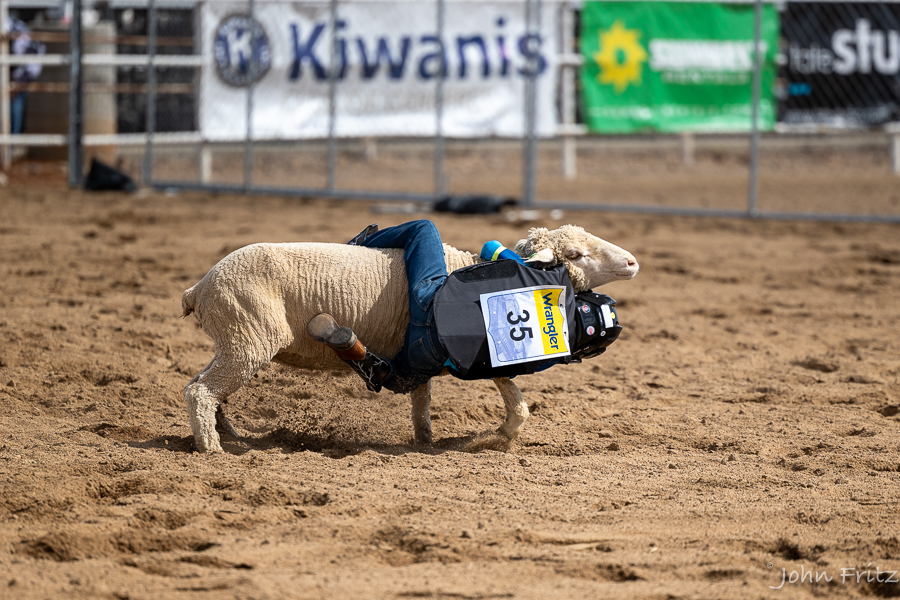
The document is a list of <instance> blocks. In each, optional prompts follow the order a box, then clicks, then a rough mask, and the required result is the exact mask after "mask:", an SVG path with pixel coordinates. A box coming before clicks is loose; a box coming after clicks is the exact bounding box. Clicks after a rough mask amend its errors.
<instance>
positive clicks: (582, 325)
mask: <svg viewBox="0 0 900 600" xmlns="http://www.w3.org/2000/svg"><path fill="white" fill-rule="evenodd" d="M615 307H616V301H615V300H613V299H612V298H610V297H609V296H607V295H605V294H597V293H595V292H578V293H577V294H575V340H574V342H575V346H574V349H573V351H572V359H573V362H576V361H581V360H582V359H585V358H592V357H594V356H598V355H600V354H603V352H605V351H606V347H607V346H609V345H610V344H612V343H613V342H614V341H616V338H618V337H619V333H620V332H621V331H622V327H621V325H619V317H618V315H617V314H616V313H617V312H618V311H617V309H616V308H615Z"/></svg>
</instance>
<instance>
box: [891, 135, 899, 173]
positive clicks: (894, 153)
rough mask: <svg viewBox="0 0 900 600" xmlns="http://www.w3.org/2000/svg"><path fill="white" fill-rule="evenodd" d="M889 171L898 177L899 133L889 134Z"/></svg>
mask: <svg viewBox="0 0 900 600" xmlns="http://www.w3.org/2000/svg"><path fill="white" fill-rule="evenodd" d="M891 170H892V171H893V172H894V175H900V131H897V132H895V133H893V134H891Z"/></svg>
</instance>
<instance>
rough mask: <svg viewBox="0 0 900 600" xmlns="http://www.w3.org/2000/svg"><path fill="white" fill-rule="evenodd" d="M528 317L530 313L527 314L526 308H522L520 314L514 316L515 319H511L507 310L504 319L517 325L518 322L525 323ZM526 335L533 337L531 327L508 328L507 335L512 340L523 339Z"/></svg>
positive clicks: (518, 340)
mask: <svg viewBox="0 0 900 600" xmlns="http://www.w3.org/2000/svg"><path fill="white" fill-rule="evenodd" d="M530 318H531V315H529V314H528V311H527V310H523V311H522V314H521V315H519V316H517V317H515V319H513V314H512V312H508V313H507V314H506V320H507V321H508V322H509V324H510V325H518V324H519V323H525V322H526V321H528V319H530ZM526 335H527V336H528V337H530V338H533V337H534V334H533V333H532V332H531V327H511V328H510V329H509V337H510V339H511V340H513V341H514V342H521V341H522V340H524V339H525V336H526Z"/></svg>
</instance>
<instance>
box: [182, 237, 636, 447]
mask: <svg viewBox="0 0 900 600" xmlns="http://www.w3.org/2000/svg"><path fill="white" fill-rule="evenodd" d="M515 251H516V252H517V253H518V254H519V255H520V256H531V257H532V258H531V259H530V260H531V261H536V262H540V263H543V264H544V265H553V264H557V263H560V262H561V263H564V264H565V265H566V267H567V269H568V272H569V275H570V277H571V279H572V283H573V285H574V287H575V289H576V291H584V290H588V289H591V288H595V287H597V286H600V285H603V284H605V283H609V282H610V281H614V280H617V279H631V278H632V277H634V276H635V275H636V274H637V272H638V263H637V261H636V260H635V258H634V256H632V255H631V254H630V253H629V252H626V251H625V250H623V249H622V248H619V247H618V246H615V245H613V244H610V243H609V242H606V241H604V240H602V239H600V238H598V237H595V236H593V235H591V234H589V233H587V232H585V231H584V229H582V228H581V227H576V226H573V225H565V226H563V227H560V228H559V229H556V230H553V231H548V230H547V229H545V228H543V227H540V228H533V229H531V230H530V231H529V235H528V237H527V238H526V239H524V240H520V241H519V242H518V243H517V244H516V246H515ZM444 254H445V258H446V262H447V270H448V271H453V270H455V269H458V268H460V267H464V266H467V265H471V264H475V263H476V262H481V259H480V258H479V257H478V256H476V255H474V254H470V253H468V252H464V251H461V250H457V249H456V248H453V247H451V246H448V245H447V244H444ZM181 304H182V309H183V316H185V317H186V316H188V315H190V314H191V313H193V314H194V316H195V317H196V318H197V320H198V321H199V323H200V326H201V327H202V329H203V331H204V332H206V334H207V335H209V337H211V338H212V339H213V341H214V342H215V356H214V357H213V359H212V361H210V363H209V364H208V365H207V366H206V367H205V368H204V369H203V370H202V371H200V373H198V374H197V375H196V376H195V377H194V378H193V379H191V381H190V382H189V383H188V385H187V387H186V388H185V395H184V396H185V401H186V403H187V410H188V415H189V417H190V422H191V429H192V431H193V433H194V441H195V443H196V447H197V450H198V451H200V452H222V446H221V445H220V443H219V434H218V433H217V431H216V423H217V422H218V424H219V426H220V428H221V429H223V430H225V431H226V432H227V433H229V434H230V435H233V436H235V437H238V434H237V433H236V432H235V431H234V429H233V428H232V427H231V425H230V423H229V422H228V420H227V418H225V415H224V413H223V412H222V406H221V404H222V402H223V401H224V400H225V399H226V398H227V397H228V396H229V395H230V394H232V393H234V392H235V391H237V390H238V389H239V388H240V387H241V386H243V385H244V384H245V383H247V382H248V381H249V380H250V378H251V377H252V376H253V375H254V374H255V373H256V372H257V371H258V370H259V369H260V368H262V367H263V366H264V365H266V364H267V363H269V362H270V361H273V360H274V361H276V362H279V363H282V364H285V365H288V366H294V367H299V368H306V369H321V370H333V369H348V368H349V367H347V365H346V364H345V363H344V362H343V361H341V360H340V359H339V358H338V357H337V356H336V355H335V353H334V352H332V351H331V349H329V348H328V347H327V346H325V345H324V344H321V343H319V342H315V341H313V340H311V339H310V338H309V337H308V336H307V334H306V324H307V322H308V321H309V320H310V319H311V318H312V317H314V316H315V315H317V314H319V313H323V312H327V313H330V314H331V315H333V316H334V318H335V319H336V320H337V322H338V323H340V324H341V325H346V326H348V327H350V328H352V329H353V331H354V332H356V334H357V335H358V336H359V339H360V340H361V341H362V342H363V343H364V344H365V345H366V346H367V347H368V348H369V349H370V350H371V351H372V352H374V353H375V354H378V355H380V356H387V357H393V356H394V355H396V354H397V352H399V351H400V348H401V346H402V345H403V335H404V332H405V331H406V325H407V322H408V320H409V312H408V311H409V309H408V302H407V281H406V272H405V270H404V266H403V251H402V250H400V249H373V248H364V247H360V246H348V245H346V244H323V243H284V244H267V243H262V244H253V245H250V246H245V247H243V248H240V249H238V250H235V251H234V252H232V253H231V254H229V255H228V256H226V257H225V258H223V259H222V260H220V261H219V262H218V263H217V264H216V265H215V266H214V267H213V268H212V269H210V271H209V273H207V274H206V276H204V277H203V279H201V280H200V281H199V282H198V283H197V284H196V285H194V286H193V287H190V288H188V289H187V290H185V291H184V294H183V295H182V297H181ZM493 381H494V383H495V385H496V386H497V388H498V390H499V391H500V394H501V396H502V397H503V400H504V403H505V405H506V419H505V421H504V422H503V424H502V425H501V426H500V428H499V429H498V430H497V431H496V432H492V433H491V434H485V435H482V436H481V437H480V438H478V440H477V442H473V444H474V445H470V446H471V447H470V449H476V448H477V447H479V445H480V446H483V447H487V446H490V447H506V446H508V445H509V443H510V442H512V440H514V439H515V438H516V436H517V435H518V434H519V431H520V430H521V428H522V425H523V424H524V423H525V420H526V419H527V418H528V406H527V405H526V403H525V399H524V397H523V396H522V392H521V391H519V389H518V388H517V387H516V385H515V384H514V383H513V382H512V381H510V380H509V379H508V378H501V379H494V380H493ZM410 397H411V400H412V420H413V429H414V433H415V441H416V443H419V444H427V443H431V440H432V433H431V418H430V415H429V405H430V402H431V382H430V381H429V382H428V383H426V384H424V385H422V386H421V387H419V388H417V389H416V390H414V391H413V392H412V393H411V394H410Z"/></svg>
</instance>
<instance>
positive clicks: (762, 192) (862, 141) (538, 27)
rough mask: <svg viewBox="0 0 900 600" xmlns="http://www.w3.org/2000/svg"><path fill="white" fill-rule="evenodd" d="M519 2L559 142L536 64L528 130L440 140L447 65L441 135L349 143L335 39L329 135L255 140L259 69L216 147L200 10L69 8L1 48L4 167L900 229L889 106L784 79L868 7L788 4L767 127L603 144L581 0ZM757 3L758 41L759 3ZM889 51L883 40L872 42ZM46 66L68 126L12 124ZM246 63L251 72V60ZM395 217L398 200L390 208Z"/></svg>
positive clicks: (75, 176) (331, 18) (162, 184)
mask: <svg viewBox="0 0 900 600" xmlns="http://www.w3.org/2000/svg"><path fill="white" fill-rule="evenodd" d="M354 1H355V2H361V3H365V2H366V1H371V0H350V1H345V0H341V1H340V2H339V1H337V0H324V1H323V2H318V3H290V4H292V5H298V4H300V5H303V4H308V5H311V6H312V5H315V6H317V7H318V8H319V9H320V11H325V13H326V14H327V19H328V23H329V25H330V28H331V30H332V31H335V30H337V28H338V27H339V26H340V25H339V23H340V21H341V15H342V11H343V10H344V8H345V7H346V6H347V5H349V4H352V3H353V2H354ZM273 4H277V3H272V2H265V1H260V2H256V1H254V0H247V1H243V2H233V3H231V13H233V14H236V15H243V16H245V17H247V18H249V22H250V23H252V22H254V20H255V17H256V13H257V11H259V10H262V9H263V8H265V7H270V6H271V5H273ZM429 4H431V5H432V11H433V12H432V15H431V16H432V17H433V26H434V31H435V34H436V37H437V38H438V39H439V40H443V38H444V32H445V29H446V27H447V24H446V10H447V6H448V5H449V4H451V2H450V0H434V1H433V2H432V3H429ZM473 4H474V3H473ZM510 4H513V3H510ZM515 4H517V6H516V10H519V11H521V15H522V19H523V21H524V24H525V30H526V36H532V35H533V36H538V37H540V38H541V39H553V40H555V45H554V47H553V48H551V49H549V51H550V52H551V53H552V60H550V61H549V63H550V64H551V65H552V68H553V69H556V70H557V78H556V80H557V82H558V84H557V92H556V94H555V106H554V109H553V110H554V118H555V123H554V127H553V130H552V131H551V132H549V134H548V133H547V132H546V131H543V132H541V131H540V125H539V124H538V123H537V120H538V116H537V111H538V107H537V104H538V100H537V94H536V85H537V84H536V79H537V69H530V70H529V67H528V62H527V61H526V62H525V63H524V65H525V66H524V67H523V69H522V71H523V73H524V75H523V76H522V79H521V83H522V86H524V93H523V96H524V102H523V103H522V105H521V107H520V108H521V110H522V114H521V122H522V124H523V127H522V133H521V135H518V136H509V135H493V136H469V137H458V136H453V135H447V133H446V128H447V104H446V103H447V102H448V94H450V91H452V87H449V88H448V86H450V85H451V84H450V82H449V81H448V79H447V77H446V72H445V69H438V70H437V75H436V76H435V77H434V81H433V107H432V119H433V127H434V129H433V133H432V134H431V135H425V136H422V135H419V136H397V135H394V134H391V135H379V134H378V132H375V133H372V134H369V135H364V136H348V135H342V134H341V133H340V131H339V129H340V120H341V118H342V117H341V113H340V110H339V106H340V103H341V99H342V97H343V96H342V94H343V93H344V92H343V90H344V88H345V86H346V85H347V84H346V83H345V81H343V80H341V78H340V77H339V76H338V71H339V70H338V65H339V63H338V58H339V54H340V53H341V52H342V51H345V50H344V49H342V47H341V46H340V43H341V42H340V40H339V39H338V38H337V36H336V35H333V36H331V38H330V45H329V46H328V53H327V59H323V61H322V62H323V63H325V65H324V66H325V75H326V77H327V84H328V93H327V97H326V100H325V101H326V105H327V108H326V111H325V112H326V113H327V124H326V126H325V133H324V134H323V135H319V136H305V137H302V138H289V137H277V136H276V137H270V138H266V137H265V136H260V135H258V133H257V132H254V130H253V127H254V113H255V111H257V110H258V109H259V108H258V107H259V105H260V103H261V101H262V100H261V99H260V96H259V95H260V93H261V92H260V91H259V89H258V87H257V83H256V81H257V80H256V78H255V77H254V76H253V73H252V72H251V73H249V76H248V79H247V81H246V82H245V83H246V85H244V87H241V88H240V91H239V94H240V97H241V100H240V102H241V103H242V105H241V106H240V107H239V111H240V112H241V113H243V115H244V118H243V122H244V127H245V129H244V132H243V133H244V134H243V136H242V139H228V140H217V139H210V138H209V136H207V135H204V134H203V133H202V132H201V126H200V119H201V110H202V109H201V101H208V100H209V98H205V99H204V98H202V97H201V88H202V85H201V82H202V78H203V77H212V76H213V74H212V71H213V70H214V69H215V66H214V65H213V64H212V62H211V61H212V58H211V55H212V54H213V53H214V49H211V48H209V47H206V46H205V45H204V40H209V39H210V35H209V33H210V32H209V31H206V32H205V33H206V34H207V35H206V37H204V35H203V34H204V29H203V28H204V27H205V26H204V25H203V23H202V20H201V18H200V16H199V9H200V7H201V6H202V3H200V2H194V1H165V0H158V1H153V0H149V1H146V2H119V3H117V2H112V3H99V2H97V3H94V2H88V1H82V0H74V1H73V2H72V3H71V5H72V6H73V13H72V15H70V16H72V18H71V19H69V20H68V23H67V25H66V26H65V27H63V26H60V25H59V24H55V25H52V26H48V27H47V28H45V29H44V30H41V29H40V28H39V27H35V28H34V33H33V34H32V35H33V36H34V37H35V38H36V39H40V40H44V41H46V43H47V48H48V52H47V53H46V54H44V55H40V56H38V55H26V56H15V55H9V53H8V44H7V43H3V44H0V46H2V48H3V52H2V53H0V99H2V102H3V106H2V107H0V108H2V111H3V113H2V114H3V115H4V117H3V121H2V131H0V153H2V155H3V159H4V165H8V164H9V159H10V148H11V147H12V146H18V147H30V148H32V149H40V148H50V147H54V146H56V147H64V148H66V154H67V159H68V162H69V181H70V184H71V185H73V186H78V185H81V183H82V181H83V179H82V178H83V173H84V171H85V166H86V165H85V162H87V159H90V158H94V157H97V158H101V159H103V160H105V161H107V162H115V163H117V164H118V165H119V166H120V167H121V168H123V169H124V170H126V171H128V172H130V173H132V174H136V175H137V174H139V175H137V177H138V178H139V179H140V180H141V181H142V182H143V183H144V184H146V185H151V186H155V187H159V188H166V189H201V190H211V191H226V192H241V193H261V194H276V195H283V196H307V197H335V198H359V199H369V200H378V201H394V202H398V201H402V202H411V203H432V202H435V201H437V200H439V199H441V198H445V197H447V196H448V195H454V196H460V195H469V194H473V195H494V196H503V197H510V198H516V199H518V200H519V201H520V203H521V205H522V206H524V207H529V208H531V207H533V208H548V209H549V208H564V209H565V208H577V209H601V210H608V211H626V212H645V213H656V214H680V215H710V216H751V217H763V218H809V219H819V220H857V221H886V222H900V206H898V203H897V195H896V193H895V192H893V189H896V187H897V186H895V185H893V184H894V183H900V182H898V181H896V180H895V179H891V177H895V175H894V174H895V173H898V172H900V129H896V128H893V127H894V126H893V125H891V124H888V125H887V126H885V125H884V122H885V121H888V122H890V121H892V120H893V119H894V118H895V117H896V115H890V114H889V115H887V116H885V115H884V114H880V115H878V114H875V113H877V111H878V110H882V112H883V111H884V109H883V107H882V108H881V109H877V108H876V109H873V110H869V111H861V112H860V113H859V115H858V120H857V121H856V122H852V123H847V122H846V120H844V121H841V118H845V117H841V115H846V114H847V113H846V111H843V112H840V111H837V110H834V109H835V108H840V107H841V106H842V105H841V102H844V103H845V104H847V103H851V102H853V103H854V105H859V104H860V98H859V97H858V96H859V94H862V95H863V97H862V101H863V102H864V101H865V100H866V96H865V94H867V93H868V92H867V91H866V88H865V86H862V85H853V84H852V82H851V84H850V85H849V86H847V87H845V88H827V86H826V92H825V93H826V96H827V99H830V100H828V101H830V102H831V105H828V102H825V104H824V105H823V104H822V100H821V98H819V99H817V98H815V97H814V95H813V94H809V93H806V92H807V91H808V88H807V87H804V85H807V86H809V87H812V86H817V87H816V89H821V88H822V86H821V82H820V81H817V80H816V79H815V78H816V76H817V73H816V72H806V73H800V74H799V75H798V73H797V72H796V69H794V72H788V70H789V69H791V68H793V67H792V66H791V65H792V63H791V60H792V59H795V58H797V57H800V58H801V59H803V60H801V63H800V64H802V65H805V67H804V68H806V70H807V71H815V69H814V68H813V67H817V66H818V67H821V66H822V64H824V62H823V61H826V60H827V59H823V58H821V56H823V54H822V52H821V51H818V50H816V48H820V46H817V45H816V44H817V41H816V39H817V38H816V37H815V35H814V33H815V27H814V26H813V22H814V21H815V20H816V19H819V20H820V21H822V20H825V21H827V20H828V19H829V18H833V19H835V20H837V21H840V20H841V19H843V21H840V22H841V23H845V24H846V23H849V25H847V26H848V27H851V28H852V27H856V24H855V23H856V21H859V18H860V17H859V15H858V14H855V13H853V12H852V11H850V12H847V11H848V9H846V8H845V7H846V5H838V4H834V7H833V9H829V8H828V7H827V6H826V7H825V8H824V9H823V8H822V7H821V5H816V8H815V10H813V9H811V8H810V6H812V5H811V4H804V3H787V4H785V5H783V12H785V11H795V12H796V13H797V14H796V15H794V18H792V19H791V20H790V23H792V25H790V26H793V27H798V28H800V29H799V30H797V31H794V32H793V33H791V37H792V39H801V40H806V42H808V43H807V44H806V45H805V46H804V45H803V44H801V45H800V46H795V47H792V46H789V45H785V47H783V48H782V49H781V53H780V57H781V59H782V60H781V66H780V69H781V71H780V73H779V85H780V88H779V95H780V97H779V123H778V126H777V128H776V133H766V134H764V135H763V134H760V132H759V131H758V130H757V129H756V127H755V124H756V113H755V110H754V118H753V119H752V123H753V124H754V127H753V129H752V131H751V132H750V133H749V134H743V135H738V134H728V135H725V134H722V135H715V134H702V135H701V134H692V133H686V134H682V135H635V136H598V135H591V134H588V133H587V130H586V128H585V127H584V126H583V125H581V124H580V121H581V118H580V114H579V106H578V100H577V98H578V95H577V93H578V89H577V86H578V81H577V73H578V69H579V68H580V65H581V63H582V61H583V58H582V57H581V56H580V55H579V53H578V51H577V47H576V23H577V19H578V14H579V11H578V8H579V4H578V3H574V2H565V1H558V2H550V1H549V0H543V1H542V0H521V1H520V2H518V3H515ZM64 6H65V3H60V2H43V3H42V2H35V1H30V0H29V1H28V2H24V1H20V2H15V1H13V2H10V0H0V23H4V22H5V21H6V19H5V16H6V14H7V12H8V11H9V9H10V7H12V8H13V9H15V10H17V11H19V12H20V13H23V12H28V11H31V14H32V15H34V14H35V13H37V12H39V11H47V10H60V11H63V12H64V11H65V8H64ZM756 6H757V20H756V24H757V25H756V30H755V38H756V39H757V40H758V39H759V29H758V24H759V17H758V9H759V7H760V6H761V4H760V3H757V5H756ZM261 7H263V8H261ZM798 7H799V8H798ZM804 10H805V11H806V13H804V12H803V11H804ZM815 11H818V12H815ZM841 11H844V13H846V14H842V13H841ZM807 13H808V14H807ZM77 15H83V16H85V17H89V18H77ZM65 20H66V19H63V21H65ZM785 23H786V24H785V26H786V27H787V26H788V25H787V21H786V22H785ZM206 27H208V26H206ZM898 28H900V26H898ZM868 31H871V28H870V30H868ZM256 35H257V34H256V33H252V35H251V39H250V47H251V48H255V47H256V44H257V41H258V40H257V39H256V37H255V36H256ZM804 35H805V36H806V37H805V38H804V37H803V36H804ZM891 35H893V34H891ZM898 35H900V34H898ZM876 37H877V36H876ZM879 43H880V44H882V46H877V44H879ZM894 43H895V41H894V39H893V38H891V37H890V35H888V34H887V33H885V35H884V36H883V39H882V41H881V42H876V43H875V45H873V46H872V47H873V48H876V49H879V50H880V49H882V48H883V49H884V50H883V53H882V54H881V55H879V57H878V58H877V59H870V61H871V62H872V63H873V65H874V62H875V61H880V63H879V65H880V66H881V67H884V65H885V64H887V63H888V62H890V61H891V60H894V59H893V58H892V56H893V55H891V54H890V52H891V48H893V46H891V45H890V44H894ZM324 47H325V46H323V48H324ZM460 52H461V51H460ZM817 52H818V54H817ZM804 53H805V54H804ZM525 56H526V58H527V56H529V55H527V54H526V55H525ZM832 58H833V57H832ZM445 60H446V59H445ZM804 60H805V62H804ZM898 60H900V57H898ZM885 61H887V62H885ZM36 62H37V63H40V64H42V65H44V66H45V67H46V70H45V75H46V77H42V79H41V80H38V81H37V82H31V83H29V84H26V85H25V86H20V87H24V89H26V90H27V91H28V92H29V93H30V94H33V95H34V96H39V95H44V96H48V97H52V98H53V99H54V100H51V101H50V103H51V104H55V105H56V106H58V105H59V103H60V102H61V99H62V98H66V99H67V101H68V109H67V111H66V115H67V116H68V119H67V120H66V123H65V130H64V131H59V130H58V129H59V128H57V131H53V132H50V131H29V132H26V133H24V134H18V135H13V134H11V133H10V124H9V117H8V115H9V103H10V102H9V101H10V98H11V97H12V86H11V82H10V80H9V73H10V68H11V67H14V66H16V65H22V64H33V63H36ZM874 66H877V65H874ZM874 66H873V68H874ZM888 67H890V65H889V64H888ZM249 68H250V70H251V71H252V69H253V68H254V67H253V66H252V65H251V66H250V67H249ZM820 70H821V69H820ZM51 71H53V72H52V73H51ZM758 73H759V62H758V61H757V63H756V69H755V71H754V78H753V82H754V83H753V85H754V99H755V101H754V104H753V106H754V109H755V108H756V107H757V106H758V101H759V84H758V82H759V75H758ZM804 78H805V79H804ZM48 79H49V80H48ZM448 90H450V91H448ZM888 92H890V93H893V92H891V91H890V90H888ZM263 93H265V92H263ZM854 94H856V96H854ZM450 95H451V96H452V94H450ZM816 102H819V104H818V105H817V104H816ZM208 104H209V103H208V102H207V105H208ZM232 108H234V107H232ZM828 110H833V114H834V115H838V116H837V117H836V120H834V121H833V122H830V123H829V122H828V121H827V119H823V114H824V113H827V111H828ZM823 111H824V112H823ZM826 116H827V115H826ZM867 118H868V119H869V121H866V119H867ZM33 121H34V119H32V121H31V122H32V124H34V123H33ZM41 123H43V121H41ZM57 125H58V124H57ZM31 129H32V130H33V129H35V128H34V127H32V128H31ZM823 157H824V158H823ZM835 157H837V158H835ZM829 163H831V164H829ZM840 169H849V171H850V172H852V173H854V177H848V178H844V180H840V181H838V180H836V179H835V177H839V175H834V173H835V172H838V171H840ZM876 180H877V181H878V182H880V183H879V184H878V185H879V187H877V189H876V188H873V187H872V185H873V181H876ZM836 181H837V183H836ZM841 185H845V186H846V196H847V198H850V197H851V196H852V198H853V200H852V201H848V202H841V201H834V202H831V203H830V204H829V203H826V204H825V205H822V204H821V203H817V192H816V190H817V189H821V190H822V194H821V195H822V196H826V195H827V194H825V192H828V193H831V194H832V195H833V193H834V190H835V188H836V187H840V186H841ZM817 186H818V187H817ZM866 186H868V188H867V187H866ZM860 187H861V188H862V190H863V192H865V190H866V189H868V191H869V197H866V198H864V200H865V202H861V201H856V200H855V199H856V198H859V197H860V190H858V189H856V188H860ZM873 189H876V193H875V194H874V195H873V194H872V190H873ZM706 190H709V191H706ZM838 195H840V193H839V194H838ZM848 207H849V208H850V209H849V210H848ZM396 209H397V210H403V209H404V208H403V206H402V205H398V206H397V207H396Z"/></svg>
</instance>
